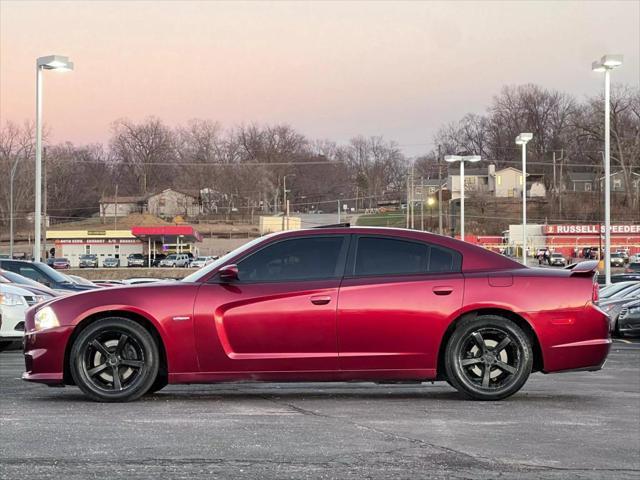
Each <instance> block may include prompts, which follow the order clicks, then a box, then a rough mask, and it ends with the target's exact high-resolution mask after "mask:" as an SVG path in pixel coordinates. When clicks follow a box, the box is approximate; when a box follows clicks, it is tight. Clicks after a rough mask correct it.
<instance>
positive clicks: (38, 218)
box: [33, 65, 42, 262]
mask: <svg viewBox="0 0 640 480" xmlns="http://www.w3.org/2000/svg"><path fill="white" fill-rule="evenodd" d="M35 188H36V205H35V216H34V218H33V225H34V227H35V232H34V242H33V260H34V261H36V262H39V261H40V258H41V256H40V255H41V254H40V237H41V233H40V228H41V227H42V68H41V67H40V66H39V65H38V68H37V71H36V187H35Z"/></svg>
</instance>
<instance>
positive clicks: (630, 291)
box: [609, 283, 640, 300]
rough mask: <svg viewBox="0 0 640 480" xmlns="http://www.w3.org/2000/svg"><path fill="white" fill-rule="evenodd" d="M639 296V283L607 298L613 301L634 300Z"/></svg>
mask: <svg viewBox="0 0 640 480" xmlns="http://www.w3.org/2000/svg"><path fill="white" fill-rule="evenodd" d="M638 295H640V283H638V284H636V285H633V286H631V287H629V288H625V289H624V290H620V291H619V292H617V293H614V294H613V295H611V296H609V300H613V299H614V298H617V299H622V298H634V297H637V296H638Z"/></svg>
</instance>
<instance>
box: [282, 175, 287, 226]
mask: <svg viewBox="0 0 640 480" xmlns="http://www.w3.org/2000/svg"><path fill="white" fill-rule="evenodd" d="M286 216H287V176H286V175H285V176H283V177H282V230H284V229H285V217H286Z"/></svg>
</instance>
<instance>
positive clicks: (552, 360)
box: [536, 303, 611, 373]
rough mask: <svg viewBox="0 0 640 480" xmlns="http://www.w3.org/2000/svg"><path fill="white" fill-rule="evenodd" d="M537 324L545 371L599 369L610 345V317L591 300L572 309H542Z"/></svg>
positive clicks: (543, 369)
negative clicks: (546, 310) (552, 310)
mask: <svg viewBox="0 0 640 480" xmlns="http://www.w3.org/2000/svg"><path fill="white" fill-rule="evenodd" d="M536 326H537V327H538V328H537V330H538V334H539V339H540V346H541V350H542V356H543V361H544V366H543V368H542V371H543V372H545V373H551V372H562V371H568V370H588V371H595V370H600V369H601V368H602V366H603V365H604V363H605V361H606V359H607V355H608V354H609V350H610V349H611V337H610V332H609V317H608V316H607V314H605V313H604V312H603V311H602V310H600V309H599V308H598V307H597V306H595V305H593V304H591V303H589V304H587V305H585V307H584V308H581V309H576V310H571V311H556V312H545V313H544V314H541V315H540V316H539V317H538V318H537V321H536ZM541 326H542V328H540V327H541Z"/></svg>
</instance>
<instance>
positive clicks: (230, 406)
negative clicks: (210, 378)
mask: <svg viewBox="0 0 640 480" xmlns="http://www.w3.org/2000/svg"><path fill="white" fill-rule="evenodd" d="M22 368H23V366H22V357H21V355H20V353H19V352H16V351H12V352H3V353H0V478H2V479H5V478H6V479H13V478H21V479H22V478H30V479H32V478H47V479H49V478H56V479H62V478H64V479H88V478H112V479H116V478H117V479H119V478H149V479H152V478H154V479H155V478H190V479H192V478H222V479H235V478H244V479H248V478H260V479H264V478H292V479H293V478H295V479H298V478H327V479H328V478H340V479H345V478H358V479H360V478H372V479H387V478H406V479H416V478H456V479H457V478H483V479H485V478H486V479H489V478H501V479H503V478H509V479H510V478H514V479H515V478H518V479H534V478H535V479H557V478H563V479H564V478H571V479H573V478H594V479H595V478H598V479H600V478H621V479H627V478H628V479H631V478H633V479H637V478H639V477H640V455H639V452H640V343H638V342H637V341H634V342H633V343H627V342H625V341H619V340H617V341H616V343H615V344H614V345H613V348H612V352H611V355H610V357H609V360H608V362H607V364H606V366H605V368H604V370H602V371H600V372H597V373H586V372H574V373H566V374H562V375H542V374H535V375H533V376H532V377H531V378H530V380H529V382H528V383H527V385H526V386H525V387H524V389H523V390H522V391H521V392H520V393H519V394H517V395H515V396H514V397H512V398H510V399H508V400H504V401H501V402H488V403H478V402H470V401H465V400H462V399H461V398H460V397H459V396H458V395H457V393H456V392H455V391H454V390H453V389H451V388H450V387H449V386H448V385H447V384H444V383H439V384H435V385H430V384H425V385H373V384H368V383H350V384H338V383H329V384H320V383H309V384H282V383H280V384H273V383H272V384H246V383H244V384H237V383H236V384H224V385H206V386H198V385H187V386H169V387H167V388H166V389H164V390H162V391H161V392H159V393H157V394H155V395H151V396H148V397H145V398H144V399H143V400H141V401H138V402H135V403H129V404H98V403H93V402H90V401H87V400H85V399H84V398H83V397H82V395H81V394H80V392H79V390H77V389H76V388H69V387H67V388H62V389H53V388H47V387H45V386H41V385H35V384H29V383H26V382H23V381H21V380H20V379H19V377H20V375H21V373H22Z"/></svg>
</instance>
